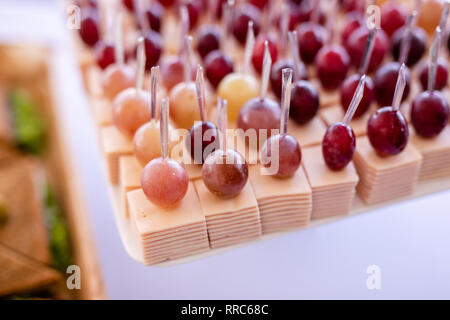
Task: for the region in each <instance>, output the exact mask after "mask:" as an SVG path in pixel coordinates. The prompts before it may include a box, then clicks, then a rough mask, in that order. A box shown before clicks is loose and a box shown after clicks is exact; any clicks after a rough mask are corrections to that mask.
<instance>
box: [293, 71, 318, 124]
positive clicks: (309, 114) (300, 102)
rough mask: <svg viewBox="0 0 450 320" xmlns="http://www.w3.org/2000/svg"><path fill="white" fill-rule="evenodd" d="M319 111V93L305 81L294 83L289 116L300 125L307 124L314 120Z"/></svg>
mask: <svg viewBox="0 0 450 320" xmlns="http://www.w3.org/2000/svg"><path fill="white" fill-rule="evenodd" d="M317 110H319V93H318V92H317V90H316V88H314V86H313V85H312V84H311V83H310V82H308V81H304V80H300V81H297V82H294V83H293V84H292V91H291V107H290V112H289V116H290V117H291V118H292V119H293V120H294V121H295V122H297V123H298V124H305V123H307V122H309V121H310V120H311V119H312V118H314V117H315V116H316V114H317Z"/></svg>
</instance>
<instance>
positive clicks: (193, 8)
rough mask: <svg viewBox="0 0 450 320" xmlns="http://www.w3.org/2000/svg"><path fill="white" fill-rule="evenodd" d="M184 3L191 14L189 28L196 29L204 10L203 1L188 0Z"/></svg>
mask: <svg viewBox="0 0 450 320" xmlns="http://www.w3.org/2000/svg"><path fill="white" fill-rule="evenodd" d="M184 4H185V5H186V8H187V11H188V15H189V29H194V28H195V27H196V26H197V23H198V20H199V17H200V12H201V10H202V7H201V2H200V1H198V0H186V1H185V2H184Z"/></svg>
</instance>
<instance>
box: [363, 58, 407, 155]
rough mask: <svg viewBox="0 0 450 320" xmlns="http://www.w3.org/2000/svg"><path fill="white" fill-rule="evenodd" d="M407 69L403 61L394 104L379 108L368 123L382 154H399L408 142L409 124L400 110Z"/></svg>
mask: <svg viewBox="0 0 450 320" xmlns="http://www.w3.org/2000/svg"><path fill="white" fill-rule="evenodd" d="M406 70H407V68H406V66H405V64H404V63H403V64H402V65H401V67H400V71H399V75H398V77H397V84H396V86H395V92H394V97H393V101H392V106H388V107H383V108H381V109H378V110H377V111H376V112H375V113H374V114H372V116H371V117H370V119H369V122H368V125H367V134H368V136H369V141H370V143H371V145H372V147H373V148H374V149H375V150H376V152H377V153H378V154H379V155H380V156H390V155H396V154H399V153H400V152H402V151H403V150H404V149H405V147H406V145H407V143H408V137H409V130H408V124H407V123H406V120H405V117H404V116H403V114H402V113H401V112H400V110H399V107H400V103H401V99H402V96H403V92H404V90H405V87H406V82H407V78H406V77H407V71H406Z"/></svg>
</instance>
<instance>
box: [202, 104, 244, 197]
mask: <svg viewBox="0 0 450 320" xmlns="http://www.w3.org/2000/svg"><path fill="white" fill-rule="evenodd" d="M227 113H228V112H227V103H226V101H225V100H223V99H221V98H219V101H218V116H219V121H218V122H219V130H220V138H221V139H220V149H218V150H216V151H214V152H213V153H211V154H210V155H209V156H208V157H207V158H206V160H205V162H204V164H203V167H202V178H203V182H204V183H205V186H206V187H207V188H208V190H209V191H211V192H212V193H213V194H215V195H217V196H219V197H222V198H233V197H235V196H237V195H238V194H239V193H240V192H241V190H242V189H243V188H244V187H245V185H246V183H247V180H248V165H247V162H246V161H245V158H244V157H243V156H242V155H241V154H240V153H239V152H237V151H236V150H234V149H229V148H227V123H228V119H227V118H228V116H227Z"/></svg>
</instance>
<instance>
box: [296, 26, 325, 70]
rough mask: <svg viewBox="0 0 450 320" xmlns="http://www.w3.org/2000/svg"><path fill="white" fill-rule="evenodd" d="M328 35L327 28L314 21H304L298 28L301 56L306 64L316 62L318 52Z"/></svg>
mask: <svg viewBox="0 0 450 320" xmlns="http://www.w3.org/2000/svg"><path fill="white" fill-rule="evenodd" d="M326 36H327V32H326V30H325V28H324V27H322V26H321V25H319V24H317V23H314V22H305V23H302V24H301V25H300V26H299V27H298V28H297V37H298V43H299V51H300V56H301V58H302V60H303V61H304V62H305V63H306V64H310V63H313V62H314V59H315V58H316V54H317V52H318V51H319V50H320V48H322V46H323V44H324V43H325V39H326Z"/></svg>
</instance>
